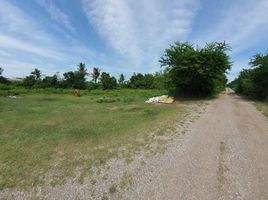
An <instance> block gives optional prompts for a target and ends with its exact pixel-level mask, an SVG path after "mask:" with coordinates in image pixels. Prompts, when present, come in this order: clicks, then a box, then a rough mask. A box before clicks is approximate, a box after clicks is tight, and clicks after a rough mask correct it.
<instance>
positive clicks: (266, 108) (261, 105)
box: [256, 101, 268, 119]
mask: <svg viewBox="0 0 268 200" xmlns="http://www.w3.org/2000/svg"><path fill="white" fill-rule="evenodd" d="M256 106H257V108H258V109H259V110H260V111H262V113H263V114H264V115H265V116H266V117H267V119H268V101H266V102H256Z"/></svg>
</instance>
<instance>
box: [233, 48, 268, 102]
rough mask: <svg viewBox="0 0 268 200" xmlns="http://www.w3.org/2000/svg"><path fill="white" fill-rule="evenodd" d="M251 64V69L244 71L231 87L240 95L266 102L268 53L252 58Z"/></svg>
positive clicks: (267, 93) (267, 91) (267, 96)
mask: <svg viewBox="0 0 268 200" xmlns="http://www.w3.org/2000/svg"><path fill="white" fill-rule="evenodd" d="M249 64H250V66H251V68H250V69H243V70H242V71H241V72H240V73H239V76H238V78H236V79H235V80H234V81H232V82H231V83H230V84H229V86H230V87H231V88H233V89H234V90H235V91H236V92H237V93H238V94H242V95H245V96H248V97H250V98H254V99H259V100H265V99H267V98H268V53H265V54H256V55H254V56H252V57H251V59H250V62H249Z"/></svg>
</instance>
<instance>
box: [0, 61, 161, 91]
mask: <svg viewBox="0 0 268 200" xmlns="http://www.w3.org/2000/svg"><path fill="white" fill-rule="evenodd" d="M2 72H3V68H1V70H0V73H1V74H2ZM1 74H0V75H1ZM88 78H89V79H88ZM0 83H2V84H9V85H11V84H13V85H16V86H21V87H26V88H33V89H37V88H56V89H57V88H63V89H66V88H72V89H89V90H92V89H103V90H109V89H116V88H131V89H163V88H164V75H163V73H160V72H157V73H155V74H141V73H133V75H132V76H131V77H130V79H129V80H126V78H125V76H124V75H123V74H120V75H119V77H118V78H115V77H114V76H111V75H110V74H109V73H108V72H102V71H101V70H100V68H97V67H94V68H93V69H92V71H91V72H88V70H87V68H86V65H85V64H84V63H79V64H78V66H77V69H76V70H75V71H69V72H66V73H63V75H62V76H61V75H60V74H59V73H56V74H54V75H52V76H44V75H43V74H42V72H41V70H40V69H38V68H35V69H34V70H33V71H32V72H31V73H30V74H29V75H28V76H26V77H25V78H23V79H22V81H10V80H8V79H7V78H5V77H3V76H0Z"/></svg>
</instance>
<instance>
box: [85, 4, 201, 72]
mask: <svg viewBox="0 0 268 200" xmlns="http://www.w3.org/2000/svg"><path fill="white" fill-rule="evenodd" d="M82 2H83V9H84V12H85V14H86V16H87V18H88V21H89V23H90V24H91V25H93V26H94V27H95V29H96V30H97V31H98V32H99V34H100V35H101V36H102V37H103V38H104V39H105V40H106V41H107V42H108V44H109V45H110V46H111V47H112V48H113V49H114V50H115V51H116V52H118V53H119V54H121V55H123V56H124V57H126V58H127V59H128V62H131V64H132V65H133V64H134V65H135V64H136V65H143V66H140V67H144V65H145V64H149V62H148V61H150V62H151V60H153V62H151V64H152V63H153V64H157V65H158V63H157V60H158V59H159V55H160V54H161V52H162V51H163V50H164V49H165V48H166V47H167V45H168V44H169V43H171V42H173V41H174V40H178V39H186V38H187V36H188V34H189V32H190V31H191V27H192V21H193V18H194V16H195V12H196V9H197V8H198V1H197V0H188V1H187V0H171V1H169V2H168V3H167V2H166V1H165V0H146V1H144V0H136V1H132V0H117V1H114V0H83V1H82ZM148 67H150V66H148Z"/></svg>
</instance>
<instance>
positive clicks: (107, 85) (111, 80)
mask: <svg viewBox="0 0 268 200" xmlns="http://www.w3.org/2000/svg"><path fill="white" fill-rule="evenodd" d="M100 82H101V84H102V87H103V89H104V90H108V89H115V88H116V86H117V82H116V78H115V77H113V76H110V74H109V73H107V72H102V74H101V77H100Z"/></svg>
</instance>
